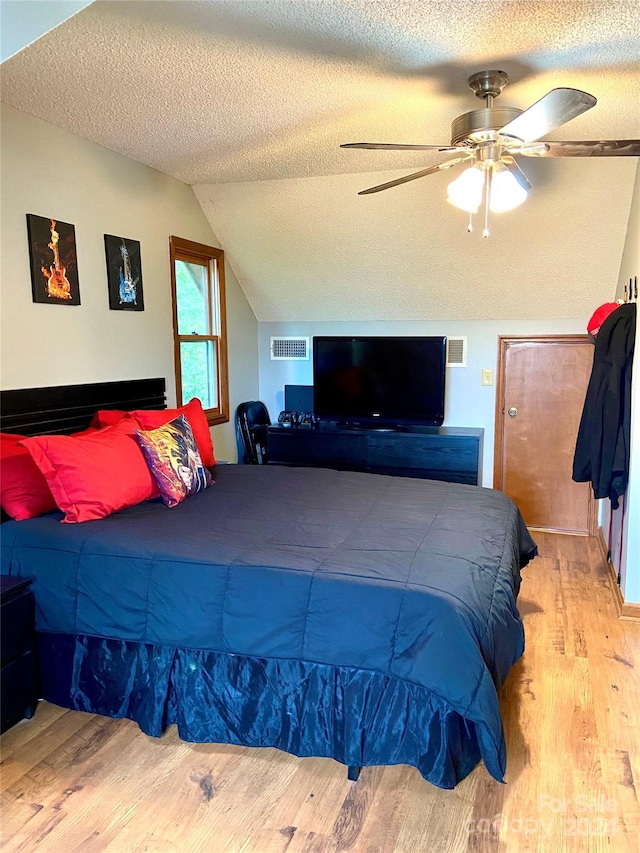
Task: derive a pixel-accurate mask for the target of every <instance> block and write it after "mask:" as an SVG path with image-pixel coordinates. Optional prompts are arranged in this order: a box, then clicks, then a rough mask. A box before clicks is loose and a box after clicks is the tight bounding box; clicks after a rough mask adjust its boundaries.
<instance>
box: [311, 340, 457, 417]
mask: <svg viewBox="0 0 640 853" xmlns="http://www.w3.org/2000/svg"><path fill="white" fill-rule="evenodd" d="M446 343H447V339H446V337H444V336H438V337H317V338H314V339H313V411H314V414H315V415H316V417H318V418H320V419H321V420H330V421H338V422H341V423H347V424H353V425H361V426H376V425H380V426H383V425H384V426H388V427H394V426H402V425H411V424H423V425H426V426H441V424H442V422H443V420H444V391H445V375H446V354H445V353H446Z"/></svg>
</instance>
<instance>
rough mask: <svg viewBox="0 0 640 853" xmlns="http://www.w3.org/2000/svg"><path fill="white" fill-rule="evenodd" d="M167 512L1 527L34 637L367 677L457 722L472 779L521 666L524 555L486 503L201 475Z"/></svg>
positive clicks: (434, 485) (492, 755)
mask: <svg viewBox="0 0 640 853" xmlns="http://www.w3.org/2000/svg"><path fill="white" fill-rule="evenodd" d="M215 479H216V483H215V485H214V486H213V487H212V488H210V489H208V490H207V491H205V492H203V493H200V494H198V495H195V496H193V497H191V498H189V499H188V500H187V501H185V502H184V503H183V504H181V505H179V506H177V507H175V508H173V509H170V510H169V509H167V508H166V507H165V506H164V505H162V504H161V503H160V502H157V501H150V502H147V503H144V504H141V505H138V506H136V507H133V508H131V509H129V510H126V511H124V512H121V513H118V514H116V515H113V516H111V517H109V518H106V519H103V520H100V521H93V522H87V523H83V524H76V525H66V524H60V523H59V522H60V518H61V514H60V513H50V514H48V515H46V516H42V517H41V518H38V519H33V520H31V521H26V522H7V523H5V524H3V525H2V572H3V573H5V574H14V575H22V576H25V577H30V578H33V580H34V591H35V594H36V601H37V628H38V630H39V631H41V632H53V633H60V634H78V635H89V636H94V637H102V638H115V639H120V640H127V641H133V642H137V643H148V644H155V645H161V646H171V647H178V648H183V649H204V650H211V651H215V652H221V653H227V654H232V655H245V656H251V657H256V658H262V659H287V660H294V661H295V660H299V661H306V662H312V663H314V662H315V663H319V664H328V665H333V666H340V667H353V668H354V669H357V670H370V671H372V672H377V673H381V674H383V675H385V676H388V677H390V678H392V679H400V680H403V681H406V682H410V683H413V684H416V685H419V686H420V687H422V688H426V689H427V690H429V691H431V692H432V693H433V694H434V695H435V696H436V697H439V698H441V699H443V700H444V701H445V702H447V703H448V704H449V705H450V706H451V707H452V708H453V709H454V710H455V711H456V712H457V713H458V714H460V715H461V716H462V717H463V718H465V719H467V720H469V721H471V722H473V723H474V724H475V726H476V730H477V732H478V740H479V744H480V750H481V753H482V756H483V758H484V761H485V764H486V765H487V768H488V769H489V771H490V772H491V773H492V775H494V776H495V777H496V778H498V779H501V778H502V776H503V774H504V769H505V747H504V738H503V732H502V721H501V717H500V711H499V705H498V697H497V688H498V687H499V686H500V684H501V683H502V682H503V680H504V679H505V677H506V675H507V673H508V671H509V668H510V667H511V665H512V664H513V663H514V662H515V661H516V660H517V659H518V658H519V657H520V655H521V654H522V652H523V649H524V634H523V628H522V623H521V620H520V617H519V614H518V611H517V609H516V596H517V593H518V589H519V584H520V569H521V568H522V567H523V566H524V565H525V564H526V563H527V562H528V560H529V559H531V558H532V557H533V556H534V555H535V553H536V549H535V544H534V543H533V541H532V540H531V538H530V536H529V534H528V532H527V531H526V528H525V526H524V523H523V521H522V518H521V516H520V514H519V512H518V510H517V508H516V507H515V505H514V504H513V503H512V502H511V501H510V500H509V499H508V498H506V497H505V496H504V495H503V494H501V493H500V492H496V491H492V490H490V489H481V488H477V487H475V486H462V485H457V484H451V483H442V482H435V481H426V480H413V479H406V478H398V477H388V476H378V475H371V474H359V473H352V472H338V471H333V470H328V469H308V468H284V467H276V466H234V465H229V466H219V467H218V468H217V470H216V471H215Z"/></svg>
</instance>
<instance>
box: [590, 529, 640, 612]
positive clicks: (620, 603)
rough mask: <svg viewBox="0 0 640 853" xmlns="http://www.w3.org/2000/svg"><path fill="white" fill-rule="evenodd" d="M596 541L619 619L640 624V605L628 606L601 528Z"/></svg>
mask: <svg viewBox="0 0 640 853" xmlns="http://www.w3.org/2000/svg"><path fill="white" fill-rule="evenodd" d="M596 539H597V540H598V545H599V546H600V553H601V554H602V560H603V562H604V564H605V565H606V566H607V568H608V569H609V572H608V574H609V584H610V586H611V592H612V593H613V600H614V602H615V605H616V611H617V613H618V619H621V620H622V621H624V622H640V604H630V603H629V604H628V603H627V602H626V601H625V600H624V596H623V594H622V590H621V589H620V585H619V583H618V573H617V572H616V570H615V567H614V565H613V563H612V562H611V560H610V559H609V558H608V557H609V549H608V548H607V543H606V542H605V541H604V536H603V534H602V529H601V528H600V527H599V528H598V532H597V533H596Z"/></svg>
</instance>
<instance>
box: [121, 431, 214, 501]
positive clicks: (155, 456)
mask: <svg viewBox="0 0 640 853" xmlns="http://www.w3.org/2000/svg"><path fill="white" fill-rule="evenodd" d="M135 432H136V436H137V438H138V442H139V443H140V447H141V448H142V452H143V453H144V458H145V460H146V462H147V465H148V466H149V470H150V471H151V473H152V474H153V477H154V479H155V481H156V483H157V484H158V488H159V489H160V494H161V496H162V500H163V501H164V502H165V504H166V505H167V506H168V507H172V506H176V504H179V503H180V502H181V501H183V500H184V499H185V498H188V497H189V496H190V495H195V494H196V492H201V491H203V489H206V488H208V487H209V486H210V485H211V484H212V482H213V480H212V479H211V474H210V473H209V472H208V471H207V469H206V468H205V467H204V465H203V464H202V457H201V456H200V452H199V450H198V445H197V444H196V440H195V438H194V437H193V430H192V429H191V426H190V425H189V421H188V420H187V418H186V417H185V416H184V415H180V416H179V417H177V418H174V419H173V420H172V421H169V423H166V424H164V426H161V427H158V428H157V429H150V430H138V429H137V430H136V431H135Z"/></svg>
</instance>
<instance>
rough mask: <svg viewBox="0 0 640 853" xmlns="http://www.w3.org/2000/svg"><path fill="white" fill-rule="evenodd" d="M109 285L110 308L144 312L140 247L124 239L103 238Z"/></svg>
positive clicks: (109, 235)
mask: <svg viewBox="0 0 640 853" xmlns="http://www.w3.org/2000/svg"><path fill="white" fill-rule="evenodd" d="M104 246H105V252H106V256H107V280H108V284H109V308H111V309H112V310H114V311H144V302H143V299H142V270H141V265H140V243H139V242H138V241H137V240H127V239H126V238H125V237H114V236H112V235H111V234H105V235H104Z"/></svg>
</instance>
